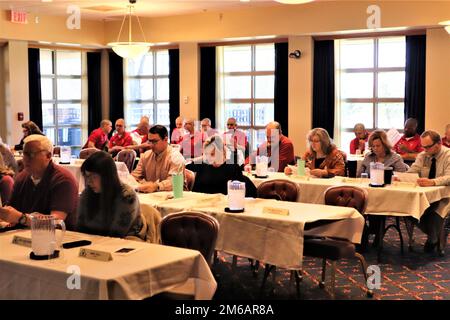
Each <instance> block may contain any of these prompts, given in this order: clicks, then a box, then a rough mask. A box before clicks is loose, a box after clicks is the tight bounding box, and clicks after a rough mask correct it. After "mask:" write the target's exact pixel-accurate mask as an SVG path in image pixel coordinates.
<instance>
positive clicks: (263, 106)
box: [218, 43, 275, 149]
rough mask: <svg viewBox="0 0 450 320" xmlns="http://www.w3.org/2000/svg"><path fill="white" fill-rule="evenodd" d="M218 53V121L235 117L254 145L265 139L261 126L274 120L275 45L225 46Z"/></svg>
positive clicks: (253, 146) (254, 146) (263, 126)
mask: <svg viewBox="0 0 450 320" xmlns="http://www.w3.org/2000/svg"><path fill="white" fill-rule="evenodd" d="M218 57H219V70H220V71H219V74H218V75H219V83H220V106H221V107H220V110H219V111H220V112H219V114H220V116H219V119H220V120H219V121H220V122H219V123H225V121H226V120H227V119H228V118H229V117H234V118H236V121H237V124H238V126H239V128H240V129H242V130H244V131H245V132H246V133H247V138H248V139H249V143H250V146H251V148H253V149H254V148H256V147H257V146H258V145H259V144H261V143H262V142H263V141H265V139H266V134H265V130H264V128H265V126H266V124H267V123H268V122H270V121H273V120H274V83H275V75H274V74H275V46H274V44H273V43H271V44H257V45H237V46H224V47H219V48H218Z"/></svg>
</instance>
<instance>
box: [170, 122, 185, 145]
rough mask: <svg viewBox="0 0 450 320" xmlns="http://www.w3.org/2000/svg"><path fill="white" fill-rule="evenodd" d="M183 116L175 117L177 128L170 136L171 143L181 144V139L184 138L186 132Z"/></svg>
mask: <svg viewBox="0 0 450 320" xmlns="http://www.w3.org/2000/svg"><path fill="white" fill-rule="evenodd" d="M183 122H184V119H183V117H178V118H176V119H175V129H173V131H172V136H171V137H170V143H173V144H180V143H181V140H183V136H184V134H185V132H184V129H183Z"/></svg>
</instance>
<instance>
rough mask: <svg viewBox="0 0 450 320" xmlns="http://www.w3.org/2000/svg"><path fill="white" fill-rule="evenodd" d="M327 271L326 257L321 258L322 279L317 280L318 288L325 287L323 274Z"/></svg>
mask: <svg viewBox="0 0 450 320" xmlns="http://www.w3.org/2000/svg"><path fill="white" fill-rule="evenodd" d="M326 272H327V259H323V260H322V279H321V281H320V282H319V287H320V288H322V289H323V288H325V274H326Z"/></svg>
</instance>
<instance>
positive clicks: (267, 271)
mask: <svg viewBox="0 0 450 320" xmlns="http://www.w3.org/2000/svg"><path fill="white" fill-rule="evenodd" d="M275 268H276V267H275V266H273V265H270V264H268V263H266V267H265V268H264V277H263V280H262V283H261V288H260V295H261V296H262V294H263V292H264V287H265V285H266V281H267V278H268V277H269V275H270V273H271V272H272V271H273V272H274V273H275ZM274 280H275V276H274Z"/></svg>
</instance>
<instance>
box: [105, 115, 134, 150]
mask: <svg viewBox="0 0 450 320" xmlns="http://www.w3.org/2000/svg"><path fill="white" fill-rule="evenodd" d="M116 131H117V132H116V134H114V135H113V136H112V137H111V140H110V141H109V146H108V147H109V148H108V152H109V153H111V155H112V156H113V157H114V156H116V155H117V154H118V153H119V151H120V150H122V149H123V148H125V147H126V146H130V145H132V144H133V139H131V135H130V133H129V132H126V131H125V120H123V119H117V121H116Z"/></svg>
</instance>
